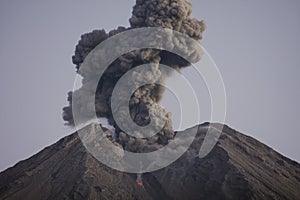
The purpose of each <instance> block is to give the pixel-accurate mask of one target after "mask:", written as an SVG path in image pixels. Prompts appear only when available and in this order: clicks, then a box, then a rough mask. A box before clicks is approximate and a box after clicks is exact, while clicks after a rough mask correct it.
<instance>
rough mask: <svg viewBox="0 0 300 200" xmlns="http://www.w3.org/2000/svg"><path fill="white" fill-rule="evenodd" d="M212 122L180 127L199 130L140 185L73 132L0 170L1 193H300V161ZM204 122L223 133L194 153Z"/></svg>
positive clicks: (3, 195)
mask: <svg viewBox="0 0 300 200" xmlns="http://www.w3.org/2000/svg"><path fill="white" fill-rule="evenodd" d="M216 127H218V126H216V124H209V123H204V124H202V125H198V126H195V127H193V128H190V129H187V130H185V131H184V132H187V133H188V132H189V131H197V135H196V137H195V139H194V141H193V143H192V145H191V146H190V147H189V149H188V151H186V152H185V153H184V154H183V155H182V156H181V157H180V158H179V159H178V160H176V161H175V162H174V163H172V164H171V165H169V166H167V167H165V168H163V169H160V170H158V171H154V172H149V173H145V174H143V175H142V181H143V183H142V184H143V185H142V187H141V186H140V185H138V184H137V182H136V180H137V179H136V178H137V175H136V174H130V173H125V172H120V171H116V170H114V169H111V168H109V167H107V166H106V165H104V164H102V163H101V162H99V161H98V160H97V159H95V158H94V157H93V156H92V155H91V154H90V153H89V152H88V151H87V150H86V149H85V147H84V146H83V144H82V142H81V140H80V138H79V136H78V133H77V132H75V133H73V134H71V135H69V136H67V137H64V138H62V139H61V140H59V141H58V142H57V143H55V144H53V145H51V146H49V147H46V148H45V149H43V150H42V151H40V152H39V153H37V154H36V155H34V156H32V157H31V158H29V159H27V160H24V161H21V162H19V163H17V164H16V165H15V166H13V167H11V168H9V169H7V170H5V171H3V172H1V173H0V199H34V200H38V199H125V200H127V199H128V200H129V199H299V196H300V164H299V163H297V162H295V161H292V160H290V159H288V158H286V157H284V156H283V155H281V154H279V153H277V152H276V151H274V150H273V149H271V148H270V147H268V146H266V145H264V144H262V143H261V142H259V141H257V140H255V139H254V138H251V137H249V136H246V135H244V134H242V133H239V132H238V131H236V130H233V129H231V128H229V127H228V126H223V129H222V130H219V129H217V128H216ZM210 128H214V129H215V131H220V132H221V136H220V138H219V140H218V142H217V144H216V145H215V147H214V148H213V150H212V151H211V152H210V153H209V154H208V155H207V156H206V157H204V158H199V156H198V153H199V149H200V146H201V144H202V142H203V140H204V137H205V134H206V132H207V130H208V129H210ZM106 132H108V133H109V132H110V131H109V130H106Z"/></svg>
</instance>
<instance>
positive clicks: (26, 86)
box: [0, 0, 300, 170]
mask: <svg viewBox="0 0 300 200" xmlns="http://www.w3.org/2000/svg"><path fill="white" fill-rule="evenodd" d="M191 2H192V3H193V5H194V13H193V16H194V17H196V18H199V19H205V20H206V22H207V30H206V32H205V34H204V39H203V45H204V47H205V49H206V50H207V51H208V52H209V54H210V55H211V57H212V58H213V59H214V61H215V63H216V64H217V66H218V67H219V69H220V71H221V74H222V76H223V79H224V83H225V87H226V92H227V117H226V124H228V125H230V126H231V127H233V128H235V129H237V130H239V131H241V132H243V133H245V134H247V135H250V136H253V137H254V138H256V139H258V140H260V141H262V142H264V143H266V144H267V145H269V146H271V147H272V148H274V149H275V150H277V151H279V152H280V153H282V154H284V155H285V156H288V157H290V158H292V159H295V160H297V161H300V154H299V152H300V148H299V145H298V144H299V140H300V135H299V133H298V125H300V117H299V113H300V106H299V104H298V103H299V102H300V90H299V86H300V79H299V78H298V76H299V75H300V66H299V65H300V56H299V52H300V37H299V35H300V1H297V0H289V1H283V0H265V1H259V0H252V1H242V0H240V1H238V0H227V1H221V0H219V1H214V0H205V1H204V0H192V1H191ZM133 4H134V1H133V0H126V1H120V0H119V1H117V0H98V1H78V0H77V1H74V0H65V1H57V0H56V1H38V0H36V1H34V0H28V1H16V0H3V1H1V2H0V27H1V28H0V36H1V37H0V60H1V67H0V75H1V78H0V92H1V93H0V95H1V104H0V125H1V126H0V127H1V129H2V130H1V132H0V136H1V140H0V158H1V159H0V170H3V169H5V168H7V167H9V166H12V165H13V164H15V163H16V162H17V161H20V160H21V159H25V158H28V157H29V156H31V155H33V154H34V153H37V152H38V151H40V150H41V149H43V148H44V147H46V146H47V145H50V144H52V143H54V142H56V141H57V140H58V139H60V138H61V137H63V136H66V135H68V134H70V130H69V129H68V128H66V127H64V125H63V123H64V122H63V121H62V119H61V108H62V107H63V106H65V105H67V102H66V94H67V92H68V91H70V90H71V89H72V87H73V82H74V78H75V68H74V66H73V65H72V63H71V56H72V55H73V52H74V48H75V45H76V44H77V42H78V39H79V38H80V35H81V34H83V33H85V32H88V31H91V30H93V29H102V28H104V29H106V30H110V29H113V28H115V27H117V26H119V25H123V26H128V19H129V17H130V16H131V10H132V5H133ZM199 95H200V94H199ZM207 107H209V105H208V106H207ZM205 120H206V119H205V117H204V119H203V121H205Z"/></svg>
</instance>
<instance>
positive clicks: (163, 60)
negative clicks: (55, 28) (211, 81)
mask: <svg viewBox="0 0 300 200" xmlns="http://www.w3.org/2000/svg"><path fill="white" fill-rule="evenodd" d="M191 13H192V6H191V4H190V3H189V2H187V1H185V0H137V1H136V5H135V6H134V7H133V12H132V17H131V18H130V20H129V21H130V27H129V28H125V27H118V28H117V29H115V30H112V31H110V32H106V31H104V30H94V31H92V32H90V33H86V34H83V35H82V36H81V39H80V41H79V43H78V44H77V46H76V50H75V55H74V56H73V57H72V60H73V63H74V64H75V65H76V69H77V73H79V74H80V75H81V76H82V77H83V80H82V87H81V88H80V89H78V90H77V91H75V92H76V93H77V95H76V96H79V97H80V98H82V99H84V98H88V97H89V96H90V95H89V92H90V91H88V90H87V89H86V88H87V87H85V86H86V85H88V84H89V82H90V81H91V79H93V78H94V77H95V74H96V73H95V69H93V68H89V66H88V65H85V66H84V67H86V68H85V69H82V70H81V68H80V67H81V64H82V63H83V61H84V59H85V58H86V56H87V55H88V54H89V53H90V52H91V51H92V50H93V49H94V48H95V47H96V46H97V45H98V44H100V43H101V42H103V41H104V40H106V39H107V38H109V37H112V36H113V35H115V34H117V33H120V32H123V31H126V30H130V29H134V28H140V27H162V28H168V29H172V30H176V31H178V32H181V33H184V34H186V35H188V36H190V37H191V38H193V39H196V40H200V39H201V38H202V33H203V31H204V29H205V24H204V22H203V21H198V20H197V19H192V18H191ZM178 45H181V47H178ZM185 45H186V44H184V42H182V43H180V44H177V47H176V48H183V49H184V48H185V47H184V46H185ZM190 55H193V56H194V57H195V59H194V60H195V61H198V60H199V59H200V56H201V52H193V53H190ZM149 63H151V68H150V70H149V71H148V72H147V73H145V74H136V76H135V77H136V81H138V78H145V79H149V80H152V81H154V82H155V81H158V80H159V81H160V82H163V81H164V80H165V79H166V78H167V77H168V76H169V75H170V73H169V72H168V71H166V70H162V69H161V68H160V67H159V64H165V65H167V66H169V67H172V68H174V69H176V70H180V68H182V67H187V66H189V64H190V63H189V62H187V61H186V60H185V59H183V58H181V57H179V56H177V55H175V54H173V53H170V52H167V51H164V50H159V49H149V48H148V49H140V50H135V51H132V52H129V53H127V54H125V55H123V56H121V57H119V58H118V59H116V60H115V61H114V62H113V63H111V64H110V66H109V67H108V68H107V70H106V71H105V72H104V74H103V75H102V77H101V79H100V81H99V83H98V87H97V91H96V99H95V105H86V104H82V105H76V107H78V108H79V110H80V111H81V112H85V111H87V110H91V108H90V106H94V107H95V110H96V114H97V117H99V118H101V117H105V118H107V119H108V123H109V124H110V125H112V126H113V127H114V128H115V132H116V133H115V134H116V138H117V141H118V142H119V143H120V144H122V145H123V147H124V148H125V149H126V150H130V151H134V152H147V151H152V150H154V149H155V148H158V147H159V146H161V145H164V144H167V143H168V140H170V139H172V138H173V136H174V132H173V130H172V122H171V114H170V113H169V112H167V111H166V109H165V108H163V107H162V106H161V105H160V104H159V101H160V100H161V98H162V95H163V91H164V88H163V86H161V85H158V84H147V85H144V86H142V87H140V88H138V89H137V90H136V91H135V92H134V93H133V95H132V97H131V99H130V101H129V105H128V106H129V110H130V115H131V116H130V117H131V118H132V119H133V121H134V122H135V123H136V124H138V125H139V126H145V125H147V124H149V123H150V120H151V119H150V117H149V116H150V110H151V111H152V112H154V115H155V116H156V117H158V119H161V120H156V122H155V123H157V126H160V124H159V123H162V122H165V124H164V127H163V129H162V130H161V131H160V132H159V133H158V134H157V135H155V136H153V137H151V138H147V139H138V138H135V137H132V136H129V135H127V134H126V133H124V132H123V131H122V130H121V129H120V128H119V127H118V125H117V123H116V122H115V120H114V118H113V115H112V112H113V111H112V110H111V106H110V105H111V96H112V92H113V89H114V87H115V85H116V83H117V82H118V81H119V80H120V78H121V77H122V76H123V75H124V74H125V73H126V72H128V71H129V70H131V69H133V68H135V67H137V66H139V65H141V64H149ZM72 97H73V93H72V92H69V93H68V101H69V106H67V107H65V108H63V119H64V120H65V121H66V122H67V124H69V125H74V118H73V115H72ZM120 98H122V97H121V96H120ZM81 102H84V101H81ZM73 109H74V108H73ZM118 109H120V110H122V108H118ZM86 113H89V112H86ZM89 117H91V116H88V115H87V116H86V118H87V119H88V118H89ZM123 117H124V118H127V117H128V116H125V115H124V116H123ZM145 144H149V145H145Z"/></svg>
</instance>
